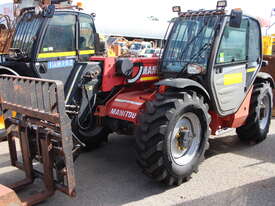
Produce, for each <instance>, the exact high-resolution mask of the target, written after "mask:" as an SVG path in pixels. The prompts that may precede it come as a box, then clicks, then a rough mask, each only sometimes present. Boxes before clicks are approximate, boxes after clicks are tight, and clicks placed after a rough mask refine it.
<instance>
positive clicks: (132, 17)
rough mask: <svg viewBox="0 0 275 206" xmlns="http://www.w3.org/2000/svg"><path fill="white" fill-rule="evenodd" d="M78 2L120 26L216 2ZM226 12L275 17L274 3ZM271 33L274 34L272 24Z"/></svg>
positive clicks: (251, 1) (250, 3) (237, 3)
mask: <svg viewBox="0 0 275 206" xmlns="http://www.w3.org/2000/svg"><path fill="white" fill-rule="evenodd" d="M78 1H81V2H83V4H84V7H85V10H86V11H87V12H89V13H91V12H94V13H96V15H97V17H96V19H98V20H99V21H100V22H105V23H108V24H112V25H117V26H121V24H123V26H124V25H130V24H137V25H136V26H137V27H138V26H139V25H138V22H142V21H143V20H146V19H148V17H149V16H155V17H157V18H158V19H159V20H160V21H167V20H169V19H171V17H173V16H175V14H173V13H172V11H171V10H172V6H175V5H180V6H181V8H182V10H183V11H184V10H189V9H191V10H192V9H194V10H198V9H201V8H203V9H214V8H215V7H216V2H217V1H216V0H185V1H184V0H74V2H75V3H76V2H78ZM8 2H11V0H0V4H1V3H8ZM227 2H228V9H231V8H242V9H243V11H244V12H246V13H248V14H250V15H253V16H260V17H263V18H266V19H271V22H273V23H274V22H275V17H272V18H270V14H271V9H272V8H275V0H228V1H227ZM273 27H274V28H273V29H272V31H274V32H275V25H274V26H273Z"/></svg>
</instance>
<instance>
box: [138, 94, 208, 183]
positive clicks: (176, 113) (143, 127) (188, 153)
mask: <svg viewBox="0 0 275 206" xmlns="http://www.w3.org/2000/svg"><path fill="white" fill-rule="evenodd" d="M209 123H210V115H209V114H208V105H207V104H206V103H205V102H204V99H203V97H202V96H199V95H197V94H196V93H195V92H181V93H174V94H173V95H171V94H166V95H158V97H157V98H156V100H154V101H152V102H148V103H147V105H146V108H145V113H144V114H143V115H142V116H141V124H140V125H139V127H138V129H137V135H136V143H137V160H138V163H139V165H140V166H141V167H142V169H143V171H144V173H145V174H147V175H148V176H150V177H152V178H153V179H155V180H157V181H159V182H163V183H165V184H167V185H173V184H176V185H180V184H181V183H182V182H184V181H186V180H188V179H189V178H190V176H191V174H192V173H193V172H196V171H197V170H198V166H199V164H200V163H201V162H202V160H203V159H204V153H205V150H206V149H207V147H208V136H209V133H210V132H209Z"/></svg>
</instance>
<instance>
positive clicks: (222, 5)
mask: <svg viewBox="0 0 275 206" xmlns="http://www.w3.org/2000/svg"><path fill="white" fill-rule="evenodd" d="M226 6H227V1H218V2H217V9H225V7H226Z"/></svg>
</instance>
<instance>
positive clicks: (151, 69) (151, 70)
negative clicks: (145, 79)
mask: <svg viewBox="0 0 275 206" xmlns="http://www.w3.org/2000/svg"><path fill="white" fill-rule="evenodd" d="M157 73H158V70H157V66H145V67H143V72H142V74H143V75H155V74H157Z"/></svg>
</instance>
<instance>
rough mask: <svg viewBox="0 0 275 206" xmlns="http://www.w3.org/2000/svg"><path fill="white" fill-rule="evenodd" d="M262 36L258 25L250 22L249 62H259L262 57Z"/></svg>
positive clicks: (252, 21) (253, 21) (251, 20)
mask: <svg viewBox="0 0 275 206" xmlns="http://www.w3.org/2000/svg"><path fill="white" fill-rule="evenodd" d="M260 39H261V34H260V28H259V25H258V23H257V22H256V21H255V20H253V19H250V20H249V46H248V61H252V62H253V61H257V60H258V58H260V57H261V42H260Z"/></svg>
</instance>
